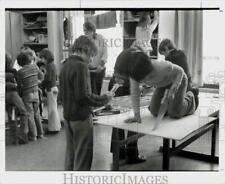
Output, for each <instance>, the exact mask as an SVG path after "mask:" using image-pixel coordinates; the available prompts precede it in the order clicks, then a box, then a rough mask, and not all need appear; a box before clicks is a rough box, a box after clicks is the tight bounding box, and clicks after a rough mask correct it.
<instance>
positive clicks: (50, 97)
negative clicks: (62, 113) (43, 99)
mask: <svg viewBox="0 0 225 184" xmlns="http://www.w3.org/2000/svg"><path fill="white" fill-rule="evenodd" d="M39 57H40V59H41V60H42V62H43V63H45V69H46V73H45V77H44V80H43V82H42V86H43V88H44V89H45V90H46V91H47V102H48V133H57V132H59V131H60V128H61V123H60V118H59V113H58V110H57V96H58V88H57V86H56V80H57V73H56V67H55V64H54V56H53V54H52V53H51V51H49V50H48V49H43V50H42V51H41V52H40V53H39Z"/></svg>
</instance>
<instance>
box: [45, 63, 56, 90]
mask: <svg viewBox="0 0 225 184" xmlns="http://www.w3.org/2000/svg"><path fill="white" fill-rule="evenodd" d="M45 68H46V74H45V77H44V80H43V82H42V85H43V87H44V88H46V89H47V91H51V88H52V87H54V86H56V80H57V72H56V67H55V64H54V63H53V62H51V63H48V64H47V65H46V66H45Z"/></svg>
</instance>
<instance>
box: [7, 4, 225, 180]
mask: <svg viewBox="0 0 225 184" xmlns="http://www.w3.org/2000/svg"><path fill="white" fill-rule="evenodd" d="M4 14H5V112H3V113H4V114H5V170H6V171H99V172H101V171H160V172H162V173H163V171H172V172H174V171H204V172H205V171H210V172H211V171H213V172H218V171H219V149H220V147H219V146H220V145H221V144H219V140H220V137H219V135H220V131H219V127H220V122H221V121H220V116H219V113H220V102H221V99H220V95H219V93H220V89H221V88H220V84H221V81H225V70H224V68H225V62H224V60H223V58H222V57H221V52H224V48H223V47H221V46H220V45H219V44H220V43H221V38H223V36H222V35H221V30H220V28H221V22H220V21H219V20H221V11H220V9H219V8H208V9H207V8H202V9H201V8H180V9H179V8H173V9H172V8H164V9H163V8H113V9H102V8H89V9H81V8H80V9H62V8H61V9H57V8H55V9H53V8H52V9H35V8H26V9H22V8H21V9H19V8H17V9H15V8H14V9H13V8H6V9H5V12H4ZM160 179H161V184H162V183H165V184H167V183H168V181H167V179H168V178H166V177H165V178H164V177H162V178H160ZM74 183H76V182H74ZM78 183H79V182H78Z"/></svg>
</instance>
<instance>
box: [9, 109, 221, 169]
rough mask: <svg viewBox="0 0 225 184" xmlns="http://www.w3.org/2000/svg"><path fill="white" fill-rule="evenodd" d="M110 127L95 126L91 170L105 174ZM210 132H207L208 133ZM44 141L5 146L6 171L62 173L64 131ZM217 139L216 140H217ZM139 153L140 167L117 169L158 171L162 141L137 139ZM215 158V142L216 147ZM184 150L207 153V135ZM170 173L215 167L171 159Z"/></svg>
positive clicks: (109, 161)
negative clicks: (142, 159) (141, 157)
mask: <svg viewBox="0 0 225 184" xmlns="http://www.w3.org/2000/svg"><path fill="white" fill-rule="evenodd" d="M60 110H61V108H60ZM111 131H112V130H111V128H110V127H105V126H101V125H94V157H93V164H92V170H95V171H104V170H111V168H112V154H111V153H110V152H109V150H110V141H111ZM209 133H210V132H209ZM47 138H48V139H47V140H43V139H41V140H40V139H38V140H37V141H35V142H29V143H28V144H25V145H18V146H15V145H12V144H10V145H7V146H6V152H5V154H6V163H5V165H6V170H7V171H63V170H64V157H65V146H66V139H65V129H64V128H62V130H61V132H59V133H58V134H56V135H47ZM217 140H218V138H217ZM138 145H139V152H140V154H142V155H145V156H146V157H147V161H146V162H144V163H140V164H134V165H127V164H125V162H124V161H121V166H120V170H138V171H144V170H149V171H160V170H161V167H162V154H161V153H159V152H158V150H159V147H160V146H161V145H162V139H161V138H157V137H153V136H144V137H142V138H140V139H139V142H138ZM216 148H217V149H216V155H218V141H217V146H216ZM187 149H189V150H194V151H198V152H204V153H208V154H209V153H210V134H206V135H204V136H203V137H202V138H200V139H199V140H198V141H197V142H194V143H193V144H192V145H190V146H189V147H188V148H187ZM170 169H171V170H179V171H193V170H195V171H217V170H218V164H212V163H207V162H203V161H196V160H192V159H187V158H181V157H177V156H176V157H172V158H171V161H170Z"/></svg>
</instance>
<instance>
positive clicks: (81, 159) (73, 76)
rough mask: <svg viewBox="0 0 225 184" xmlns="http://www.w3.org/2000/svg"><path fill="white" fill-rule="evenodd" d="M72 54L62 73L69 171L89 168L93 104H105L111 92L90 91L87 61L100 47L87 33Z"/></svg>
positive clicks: (91, 150)
mask: <svg viewBox="0 0 225 184" xmlns="http://www.w3.org/2000/svg"><path fill="white" fill-rule="evenodd" d="M72 49H73V53H74V54H73V55H72V56H70V57H69V58H68V59H67V60H66V61H65V63H64V65H63V68H62V71H61V74H60V97H61V100H62V105H63V108H64V118H65V120H66V123H65V128H66V136H67V149H66V159H65V169H66V170H90V169H91V164H92V157H93V121H92V106H103V105H105V104H107V103H108V102H109V100H111V98H112V95H111V94H107V95H102V96H98V95H95V94H93V93H92V92H91V84H90V74H89V70H88V64H89V63H90V60H91V58H92V57H93V56H94V55H95V54H96V53H97V48H96V46H95V44H94V42H92V40H91V39H90V38H89V37H87V36H80V37H79V38H77V39H76V40H75V42H74V45H73V48H72Z"/></svg>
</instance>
